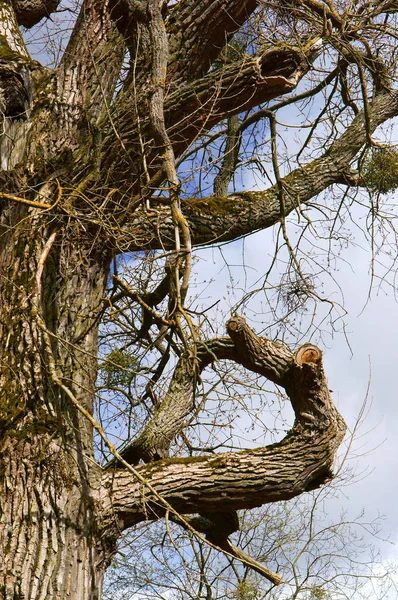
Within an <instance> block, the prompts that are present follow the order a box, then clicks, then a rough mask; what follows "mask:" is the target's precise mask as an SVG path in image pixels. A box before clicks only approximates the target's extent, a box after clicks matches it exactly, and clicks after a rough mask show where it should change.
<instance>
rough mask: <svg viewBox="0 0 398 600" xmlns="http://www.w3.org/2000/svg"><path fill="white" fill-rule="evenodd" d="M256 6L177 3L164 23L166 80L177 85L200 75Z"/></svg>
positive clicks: (230, 0)
mask: <svg viewBox="0 0 398 600" xmlns="http://www.w3.org/2000/svg"><path fill="white" fill-rule="evenodd" d="M256 6H257V1H256V0H244V1H243V2H242V0H221V1H217V2H216V1H215V0H202V1H201V2H197V1H196V0H187V1H185V2H178V3H177V4H176V5H175V7H174V9H173V10H172V12H171V14H170V18H169V20H168V23H167V30H168V33H169V36H170V54H171V61H170V63H171V69H170V70H169V73H168V77H169V79H170V81H172V83H173V84H178V83H181V82H185V81H189V80H192V79H194V78H197V77H201V76H202V75H204V73H206V72H207V70H208V69H209V67H210V65H211V64H212V63H213V61H214V60H215V59H216V58H217V56H218V55H219V53H220V51H221V50H222V48H223V47H224V45H225V44H226V43H227V42H228V41H229V39H230V38H231V37H232V35H233V34H234V33H235V32H236V31H238V30H239V29H240V27H241V26H242V25H243V23H245V22H246V21H247V19H248V17H249V16H250V15H251V14H252V12H253V11H254V9H255V8H256Z"/></svg>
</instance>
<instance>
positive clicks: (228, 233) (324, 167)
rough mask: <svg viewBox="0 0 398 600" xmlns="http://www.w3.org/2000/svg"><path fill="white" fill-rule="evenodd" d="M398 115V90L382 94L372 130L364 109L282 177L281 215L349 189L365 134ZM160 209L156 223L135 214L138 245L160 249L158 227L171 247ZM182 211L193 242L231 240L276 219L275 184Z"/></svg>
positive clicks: (373, 107) (372, 111) (197, 202)
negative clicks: (330, 190) (330, 191)
mask: <svg viewBox="0 0 398 600" xmlns="http://www.w3.org/2000/svg"><path fill="white" fill-rule="evenodd" d="M397 115H398V92H397V91H394V92H392V93H384V94H381V95H380V96H378V97H377V98H376V99H375V100H374V101H373V102H372V103H371V104H370V105H369V120H368V125H369V127H370V130H368V129H367V122H366V116H365V112H364V111H363V110H362V111H361V112H360V113H358V115H357V116H356V117H355V119H354V120H353V121H352V123H351V125H349V126H348V127H347V129H346V131H345V132H344V133H343V134H342V135H341V136H340V137H339V138H338V139H337V140H336V141H335V142H334V143H333V144H332V145H331V146H330V148H329V149H328V150H327V151H326V152H325V153H324V154H323V155H322V156H320V157H319V158H317V159H315V160H313V161H312V162H310V163H309V164H308V165H306V166H304V167H301V168H299V169H295V170H294V171H292V172H291V173H289V175H287V176H286V177H284V178H283V179H282V184H283V189H284V214H285V216H287V215H288V214H290V213H291V212H292V211H293V210H296V209H297V208H299V207H300V206H301V205H304V204H306V203H307V202H309V201H310V200H311V199H312V198H314V197H315V196H316V195H317V194H319V193H321V192H322V191H323V190H325V189H326V188H327V187H329V186H330V185H333V184H334V183H343V184H344V183H345V184H347V185H350V184H351V183H352V182H353V179H352V177H351V170H350V164H351V163H352V161H353V160H354V158H355V156H356V155H357V153H358V152H359V150H360V149H361V148H362V146H363V145H364V144H366V143H367V141H368V132H369V133H373V132H374V131H375V129H376V128H377V127H378V126H379V125H381V124H382V123H384V122H385V121H387V120H388V119H392V118H393V117H395V116H397ZM159 211H164V213H165V215H166V213H167V208H165V207H158V212H157V214H156V216H155V218H154V219H153V217H152V216H151V215H150V214H148V213H147V214H145V215H138V214H136V215H135V218H134V220H133V226H134V230H135V231H137V229H138V227H141V237H139V238H138V239H137V242H135V244H136V243H137V246H138V247H142V245H145V244H148V245H149V246H151V247H162V246H160V245H159V241H158V240H157V239H156V238H155V234H154V232H155V230H156V226H157V225H158V224H159V223H160V227H159V229H158V232H159V234H160V239H162V242H163V245H164V246H170V242H169V241H168V240H169V239H170V236H171V230H170V226H169V224H168V223H167V221H166V220H165V219H163V220H161V219H160V218H159ZM183 211H184V214H185V216H186V217H187V219H188V221H189V223H190V227H191V232H192V241H193V243H194V244H208V243H216V242H219V241H228V240H234V239H236V238H238V237H240V236H242V235H246V234H249V233H253V232H254V231H258V230H260V229H266V228H268V227H271V226H273V225H275V224H276V223H278V222H279V221H280V218H281V207H280V199H279V186H278V185H274V186H272V187H270V188H268V189H267V190H264V191H261V192H244V193H235V194H231V195H230V196H227V197H226V198H219V197H214V196H213V197H210V198H201V199H190V200H187V201H186V202H185V203H184V205H183ZM135 244H134V247H135ZM134 247H132V248H131V249H134Z"/></svg>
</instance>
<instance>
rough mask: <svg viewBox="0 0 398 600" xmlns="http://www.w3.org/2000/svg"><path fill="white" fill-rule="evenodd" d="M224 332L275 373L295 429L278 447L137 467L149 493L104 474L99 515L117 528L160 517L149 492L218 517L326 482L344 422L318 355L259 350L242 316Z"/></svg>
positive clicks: (131, 480) (128, 479) (119, 475)
mask: <svg viewBox="0 0 398 600" xmlns="http://www.w3.org/2000/svg"><path fill="white" fill-rule="evenodd" d="M228 331H230V332H231V333H232V335H233V336H234V344H235V346H236V344H237V343H238V344H239V346H240V352H241V353H242V355H247V354H248V355H251V356H252V359H250V362H252V364H253V365H260V363H261V362H262V360H261V356H264V373H269V374H270V376H271V377H274V375H275V374H276V377H277V379H278V381H280V382H281V383H283V385H284V386H285V388H286V391H287V393H288V395H289V396H290V400H291V402H292V406H293V409H294V411H295V415H296V421H295V424H294V427H293V429H292V430H291V431H290V432H289V434H288V435H287V436H286V437H285V438H284V439H283V440H282V442H280V443H278V444H273V445H271V446H267V447H265V448H259V449H257V450H245V451H242V452H233V453H226V454H220V455H217V456H215V457H212V458H208V457H203V456H201V457H195V458H192V457H191V458H183V459H166V460H161V461H158V462H156V463H150V464H147V465H144V466H141V467H138V470H139V472H140V474H141V475H142V477H144V479H145V480H146V481H147V482H148V483H149V484H150V486H151V489H150V488H149V487H148V488H147V487H146V486H145V485H142V484H140V483H139V482H137V480H136V478H135V477H134V476H133V475H132V474H131V473H129V472H124V471H107V472H105V473H104V476H103V489H102V492H101V493H100V498H99V499H100V501H101V502H102V503H103V509H104V511H105V515H106V516H107V517H109V518H111V516H114V515H115V516H116V517H117V518H118V519H119V520H120V521H119V522H121V523H122V527H128V526H131V525H133V524H135V523H137V522H139V521H141V520H143V519H145V518H152V519H156V518H159V517H160V516H162V515H163V514H164V513H165V508H164V507H162V505H161V503H160V502H159V499H158V496H155V495H154V493H153V491H152V490H155V491H156V493H157V494H160V495H161V496H162V497H163V498H164V499H165V500H167V502H168V503H169V504H170V505H171V506H172V507H173V508H174V509H175V510H177V511H179V512H180V513H196V512H200V513H213V512H216V513H217V512H222V511H232V510H237V509H243V508H252V507H255V506H260V505H262V504H264V503H268V502H275V501H278V500H287V499H289V498H292V497H294V496H297V495H298V494H301V493H302V492H304V491H308V490H311V489H314V488H316V487H318V486H319V485H321V484H322V483H324V482H325V481H327V480H328V479H330V478H331V477H332V463H333V460H334V456H335V453H336V451H337V448H338V446H339V445H340V443H341V441H342V439H343V437H344V433H345V423H344V421H343V419H342V417H341V416H340V415H339V413H338V412H337V410H336V408H335V407H334V405H333V403H332V400H331V398H330V393H329V389H328V385H327V381H326V378H325V375H324V373H323V367H322V360H321V352H320V350H319V349H318V348H316V347H315V346H304V347H302V348H300V349H299V351H298V352H297V353H296V356H294V355H293V354H291V353H289V351H288V350H287V348H285V347H281V346H280V345H276V344H273V343H272V342H269V341H268V340H266V342H267V344H265V341H264V340H263V339H262V338H258V337H257V336H256V335H255V334H254V332H252V331H251V329H250V328H249V327H248V325H247V324H246V322H245V321H244V319H242V318H240V317H235V318H233V319H231V320H230V321H229V323H228ZM267 348H269V353H267ZM270 365H272V367H271V368H270ZM259 371H260V366H257V372H259Z"/></svg>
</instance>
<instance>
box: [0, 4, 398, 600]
mask: <svg viewBox="0 0 398 600" xmlns="http://www.w3.org/2000/svg"><path fill="white" fill-rule="evenodd" d="M284 4H286V6H284V8H283V10H284V11H287V12H288V13H289V15H290V17H291V18H293V19H296V18H297V19H298V18H299V17H298V16H297V14H299V15H300V19H302V21H303V22H304V23H307V22H310V24H311V26H310V27H309V28H308V36H307V37H306V38H304V37H303V38H302V39H301V38H297V37H296V39H295V40H294V43H293V41H292V40H290V41H291V42H292V43H290V42H289V43H288V42H287V41H286V40H285V39H284V38H283V36H279V37H275V36H273V34H272V32H270V30H267V31H268V32H269V33H270V39H269V40H268V39H267V40H265V41H264V43H258V44H256V48H255V51H254V50H253V47H252V46H251V45H250V44H249V45H248V46H247V52H246V51H244V52H242V53H241V55H240V56H239V57H238V58H235V59H233V60H230V61H225V60H218V59H219V57H220V54H221V52H222V51H223V50H225V48H226V46H227V45H228V43H229V42H231V41H232V38H233V36H234V34H236V33H239V32H240V31H241V30H242V28H244V27H245V26H246V23H247V22H248V19H249V18H250V16H251V15H252V14H253V13H254V11H255V10H256V7H257V3H256V2H254V1H252V0H245V1H243V2H242V1H241V0H239V1H238V0H201V1H199V2H198V1H197V0H195V1H194V0H183V1H180V2H176V3H174V2H173V3H171V5H170V6H167V5H166V3H165V2H163V1H162V0H150V1H149V2H142V1H141V0H120V1H116V0H109V1H108V0H83V2H82V5H81V8H80V11H79V15H78V17H77V19H76V22H75V24H74V26H73V30H72V32H71V36H70V39H69V41H68V44H67V47H66V50H65V52H64V54H63V57H62V60H61V61H60V64H59V65H58V66H57V67H56V68H53V69H49V68H47V67H46V66H45V65H41V64H40V63H39V62H37V61H36V60H32V58H31V56H30V55H29V52H28V50H27V47H26V45H25V42H24V39H23V36H22V33H21V30H20V26H21V25H22V26H24V27H31V26H33V25H34V24H35V23H37V22H39V21H40V20H41V19H43V18H46V17H48V16H49V15H50V13H52V12H53V11H55V10H56V9H57V6H58V2H57V1H56V0H48V1H46V0H15V1H14V2H9V1H7V2H2V3H0V118H1V121H2V127H1V130H0V159H1V160H0V164H1V171H0V181H1V189H0V341H1V344H0V490H1V493H0V596H1V597H2V598H4V599H5V600H17V599H21V600H22V598H25V599H29V600H44V599H52V598H54V599H57V600H61V599H62V600H64V599H66V598H68V599H69V600H97V599H99V598H100V596H101V586H102V580H103V576H104V572H105V569H106V567H107V565H108V564H109V562H110V560H111V558H112V556H113V555H114V552H115V547H116V543H117V540H118V539H119V537H120V535H121V533H122V531H123V530H124V529H126V528H127V527H131V526H133V525H135V524H137V523H139V522H140V521H143V520H145V519H158V518H161V517H162V516H163V515H165V513H166V512H169V513H170V514H172V516H173V518H174V519H175V520H177V521H178V522H180V523H181V524H182V525H183V526H185V527H188V528H189V527H192V526H196V527H197V528H198V530H199V531H201V532H202V533H204V534H205V535H206V536H207V539H208V541H209V542H210V543H212V544H213V545H215V546H216V547H218V548H221V549H222V550H227V551H228V552H229V553H231V554H232V555H233V556H236V557H239V558H240V560H243V561H246V564H250V566H251V567H252V568H254V569H256V570H257V571H259V572H261V573H262V574H263V575H264V576H266V577H268V578H270V579H271V581H274V582H278V576H277V575H275V574H272V573H270V572H269V570H267V568H266V567H264V566H262V565H259V564H258V563H256V562H255V561H252V560H251V559H250V557H247V556H246V557H245V555H244V553H242V551H241V550H239V549H237V548H235V547H234V546H233V545H232V544H231V542H230V541H229V539H228V536H229V535H230V534H231V533H232V532H233V531H235V530H236V527H237V518H236V512H235V511H236V510H238V509H240V508H250V507H255V506H259V505H261V504H263V503H266V502H274V501H278V500H284V499H288V498H292V497H293V496H296V495H298V494H301V493H303V492H305V491H307V490H311V489H313V488H315V487H317V486H319V485H321V484H323V483H324V482H325V481H327V480H328V479H329V478H331V477H332V476H333V471H332V465H333V460H334V457H335V454H336V451H337V449H338V446H339V444H340V442H341V441H342V439H343V436H344V432H345V425H344V421H343V420H342V417H341V416H340V415H339V414H338V412H337V411H336V408H335V407H334V405H333V403H332V400H331V398H330V393H329V390H328V387H327V383H326V379H325V375H324V372H323V367H322V358H321V352H320V350H319V349H318V348H316V347H313V346H303V347H301V348H300V349H299V351H298V352H297V353H296V354H294V353H292V352H291V351H290V350H289V349H288V348H286V347H285V346H282V345H280V344H276V343H275V342H273V341H272V340H268V339H265V338H261V337H258V336H257V335H256V334H255V332H254V331H252V330H251V329H250V327H249V326H248V325H247V323H246V322H245V321H244V320H243V319H242V318H241V317H238V316H235V317H233V318H232V319H231V320H230V321H229V323H228V326H227V331H228V337H225V338H218V339H214V340H207V341H206V342H204V341H203V340H200V339H198V337H197V334H196V330H195V328H194V326H192V324H191V323H190V320H189V319H190V317H189V315H188V313H187V312H186V311H185V309H184V299H185V296H186V290H187V284H188V280H189V269H190V264H191V262H192V261H191V251H192V246H193V245H206V244H213V243H216V242H218V241H228V240H234V239H237V238H239V237H240V236H242V235H246V234H249V233H251V232H253V231H256V230H258V229H262V228H266V227H271V226H273V225H274V224H276V223H278V222H280V221H281V220H282V221H283V220H284V219H285V217H286V216H287V215H288V214H289V213H291V212H292V211H294V210H296V209H299V208H300V206H301V205H303V204H306V203H309V202H310V200H311V199H312V198H313V197H314V196H316V195H317V194H318V193H320V192H322V191H323V190H325V189H326V188H328V187H329V186H331V185H332V184H334V183H343V184H346V185H351V184H353V183H355V181H356V180H355V176H354V174H353V173H352V171H351V170H350V164H351V163H352V161H353V159H354V158H355V156H356V155H357V154H358V152H359V151H360V150H361V148H362V147H363V146H364V145H365V144H367V143H370V142H369V140H370V139H371V136H372V134H373V132H374V131H375V130H376V128H377V127H378V126H379V125H381V124H382V123H384V122H386V121H387V120H388V119H391V118H392V117H394V116H396V115H397V114H398V95H397V92H396V91H394V90H393V88H392V85H390V86H387V85H386V84H385V78H384V79H383V78H379V80H378V85H376V86H375V91H374V93H373V95H372V96H369V98H368V97H367V96H366V94H365V95H364V99H363V100H362V105H363V108H362V110H361V109H358V110H355V111H354V112H355V113H356V116H355V118H353V119H352V120H351V122H350V124H349V125H348V127H347V128H346V129H345V131H344V132H342V133H338V134H337V133H335V134H333V136H332V138H331V142H330V143H326V144H324V147H323V148H322V150H321V151H319V152H318V155H317V157H316V158H315V159H314V160H312V161H309V162H308V163H307V164H305V165H304V166H302V167H301V168H299V169H296V170H293V171H292V172H291V173H289V174H287V175H286V177H284V178H283V179H282V180H281V181H278V182H277V185H275V186H271V187H269V189H266V190H264V191H256V192H245V193H234V194H231V195H229V196H228V195H227V189H228V182H229V180H230V178H231V176H232V173H233V170H234V168H235V166H236V164H237V161H238V150H239V140H240V135H241V133H242V128H243V125H242V126H239V120H238V118H237V117H236V115H239V114H240V113H241V112H242V111H250V110H251V109H253V108H254V107H256V106H258V105H260V104H261V103H268V104H267V107H266V109H265V113H264V116H265V118H270V110H271V109H272V106H273V105H272V104H270V103H272V101H274V100H276V99H277V98H281V100H280V102H281V103H282V104H284V103H287V102H289V101H290V100H288V99H287V95H288V94H291V93H292V92H293V91H294V90H295V88H296V86H297V85H298V83H299V82H300V81H301V80H302V79H303V77H305V76H306V75H307V74H308V73H309V72H310V71H311V70H312V68H313V64H314V61H316V60H317V58H318V57H319V55H320V54H321V53H322V52H323V51H324V50H325V49H326V48H327V47H328V44H332V46H333V48H338V49H339V48H342V50H341V52H342V53H343V56H344V61H345V63H344V64H345V65H347V61H351V62H350V64H352V65H354V66H355V65H356V66H357V67H358V69H359V73H360V74H361V71H360V69H362V70H363V69H368V71H367V73H368V75H369V73H370V75H369V76H373V75H372V73H373V71H372V69H373V70H374V68H373V67H372V64H373V63H372V60H371V57H370V58H369V56H366V57H365V59H366V60H365V59H363V58H362V55H359V54H358V52H357V50H356V48H357V46H358V44H357V40H358V36H359V35H360V28H361V26H362V25H361V23H362V24H363V25H364V27H365V26H366V27H367V23H368V21H367V20H366V19H367V15H366V14H364V15H362V13H361V10H362V9H361V8H359V9H358V11H359V12H358V14H357V19H353V18H351V17H350V19H351V22H352V23H354V24H355V27H354V29H352V28H351V29H350V27H351V25H350V19H349V18H348V16H347V15H344V14H340V13H338V12H336V11H332V9H330V8H328V7H329V4H328V5H327V7H326V8H325V7H324V5H322V7H323V8H322V10H321V12H319V6H318V3H316V2H315V3H314V2H310V1H309V0H308V1H304V2H300V3H299V4H300V10H299V13H297V11H296V9H297V3H295V2H292V3H284ZM325 6H326V5H325ZM267 10H269V11H271V13H270V14H272V15H274V16H275V15H276V16H277V17H278V15H280V12H278V11H280V10H281V7H280V3H279V2H278V3H273V2H271V3H269V7H268V5H267ZM377 10H378V9H377ZM377 10H376V9H375V13H374V14H375V17H374V18H379V17H380V12H377ZM322 11H324V12H322ZM372 15H373V13H372ZM372 15H371V17H372V18H373V16H372ZM278 18H279V17H278ZM369 18H370V17H369ZM311 19H312V20H311ZM323 20H324V21H325V22H324V23H323ZM379 20H380V19H379ZM329 22H330V23H331V26H332V29H333V27H334V28H335V31H334V32H333V31H332V32H331V31H330V26H329ZM253 23H254V24H256V23H258V19H257V15H256V19H254V21H253ZM253 23H252V25H253ZM325 25H326V26H327V27H326V29H327V31H326V30H325ZM256 26H257V25H256ZM250 31H252V30H250ZM271 34H272V35H271ZM250 35H252V34H250ZM249 37H250V36H249ZM353 40H354V44H353V46H352V52H351V54H350V52H349V50H347V48H348V46H349V45H350V44H351V42H352V41H353ZM339 51H340V50H339ZM358 56H359V58H358ZM166 59H167V60H166ZM378 59H379V57H378ZM328 60H329V59H328ZM380 60H381V59H380ZM326 62H327V61H326ZM378 64H379V63H378ZM394 64H395V63H394ZM339 69H340V63H338V65H337V66H336V68H335V70H334V71H332V72H331V75H330V76H328V77H327V78H326V79H325V81H324V82H323V83H322V85H321V84H319V85H318V89H319V90H321V89H324V88H325V86H327V85H329V84H330V83H332V82H333V81H335V79H336V77H337V76H338V73H339ZM346 71H347V69H346ZM381 79H382V81H381ZM360 81H361V82H362V84H363V85H362V88H363V89H362V91H364V90H365V88H366V77H365V76H364V77H362V79H360ZM383 82H384V83H383ZM365 91H366V90H365ZM314 93H315V92H314ZM306 94H307V95H306ZM308 95H310V93H309V92H302V93H301V97H307V96H308ZM345 95H347V94H345ZM365 96H366V97H365ZM354 104H355V103H354ZM350 105H353V101H352V102H350ZM256 118H257V117H256V116H255V115H253V114H250V116H249V117H248V119H247V120H246V123H248V122H249V121H248V120H253V119H256ZM226 119H230V121H229V122H230V129H229V132H228V133H229V135H228V140H227V143H226V154H227V156H226V158H225V160H224V163H223V164H222V165H221V172H220V174H219V177H218V180H217V182H216V195H213V196H211V197H208V198H202V197H195V198H190V199H188V200H182V199H181V193H180V189H179V187H180V186H179V180H178V175H177V170H176V158H178V157H182V156H183V155H184V152H186V151H187V150H188V149H189V148H190V145H191V144H192V142H193V141H194V140H196V139H197V138H199V137H200V136H202V135H204V134H207V133H208V132H209V131H210V129H211V128H214V127H216V128H218V129H221V128H222V123H223V122H224V121H225V120H226ZM239 127H241V129H240V130H239ZM165 188H166V191H167V193H168V196H167V197H166V195H165V194H163V192H164V189H165ZM158 192H161V195H160V196H159V193H158ZM151 249H161V250H162V251H168V250H170V249H171V250H172V251H173V253H174V260H173V261H171V263H170V265H169V267H168V273H167V275H166V277H165V278H164V280H163V281H162V282H161V284H160V285H159V286H158V287H157V288H156V289H155V290H151V291H149V292H148V293H146V294H144V295H140V294H139V293H138V292H136V291H135V290H132V291H131V290H128V289H127V288H126V287H124V288H123V285H122V286H121V289H122V291H121V292H120V290H118V293H115V294H111V297H110V296H108V295H107V281H108V275H109V269H110V265H111V263H112V261H115V257H116V256H117V255H118V254H119V253H121V252H124V251H127V250H130V251H138V252H139V253H141V254H140V255H139V256H142V252H143V251H146V250H151ZM115 262H116V261H115ZM116 279H117V278H115V279H114V282H113V283H114V284H115V286H116ZM126 290H127V291H126ZM126 293H127V294H129V296H130V299H131V300H133V301H134V302H137V303H138V304H139V305H140V309H141V310H142V314H143V322H142V327H141V329H140V331H139V337H140V338H142V339H144V338H145V339H148V340H149V341H148V344H150V343H152V340H151V338H150V329H151V327H152V325H153V324H154V323H155V324H156V325H158V326H159V336H158V338H157V339H156V340H155V341H154V346H155V345H156V344H157V346H156V347H158V348H160V349H161V351H162V352H164V355H165V356H166V358H167V351H168V349H167V348H170V347H173V348H174V349H177V350H178V352H177V351H176V354H178V355H179V360H178V362H177V365H176V367H175V370H174V374H173V376H172V377H171V380H170V383H169V388H168V390H167V392H166V393H165V395H164V398H163V399H161V400H160V401H159V403H158V405H157V406H156V409H155V410H154V411H153V414H152V415H151V418H150V419H149V420H148V422H147V423H146V424H145V425H144V426H143V428H142V430H141V431H140V432H139V434H138V435H137V437H136V439H134V440H129V441H128V443H127V444H126V446H125V448H124V450H123V451H122V452H121V454H119V455H117V454H115V459H114V460H113V461H112V462H111V463H110V464H109V465H108V468H106V469H102V468H101V467H100V466H99V465H98V464H97V463H96V460H95V456H94V450H93V428H94V427H97V429H98V431H99V433H100V434H101V435H102V430H101V428H100V427H99V426H98V424H96V422H95V421H94V419H93V414H94V400H95V382H96V378H97V368H98V326H99V323H100V322H101V318H102V315H103V312H104V310H105V307H106V306H107V303H108V304H109V303H111V301H112V300H113V301H114V302H115V305H116V306H117V302H118V300H120V298H123V295H124V294H126ZM166 299H168V302H166ZM162 302H163V303H164V304H168V308H167V311H166V312H165V313H164V314H159V313H158V312H156V311H157V307H158V305H162ZM183 318H185V321H184V323H185V325H186V328H188V329H190V332H191V338H192V339H191V340H190V343H187V341H186V339H185V338H184V328H183V327H182V326H181V322H182V321H183ZM165 340H166V342H167V344H169V346H168V347H167V348H166V350H164V348H165V346H166V343H165ZM176 340H177V341H176ZM192 340H194V343H191V342H192ZM173 344H174V346H173ZM216 360H231V361H235V362H237V363H239V364H241V365H243V367H245V368H247V369H249V370H251V371H254V372H256V373H259V374H261V375H263V376H264V377H266V378H268V379H269V380H271V381H273V382H274V383H276V384H277V385H279V386H281V387H282V388H284V389H285V391H286V393H287V395H288V397H289V399H290V401H291V403H292V406H293V409H294V411H295V423H294V426H293V428H292V430H291V431H290V432H289V434H288V435H287V436H286V438H285V439H284V440H283V441H282V442H281V443H279V444H275V445H272V446H268V447H265V448H258V449H256V450H250V451H249V450H246V451H242V452H231V453H225V454H219V455H216V456H211V457H210V458H209V457H206V456H198V457H195V458H192V457H190V458H183V459H175V458H170V456H169V454H170V448H171V446H172V444H173V441H174V440H175V438H176V436H178V435H179V434H181V432H182V431H183V429H184V426H185V423H186V421H187V419H189V418H190V417H191V416H192V414H193V411H194V410H195V409H196V407H195V390H196V385H197V381H198V378H199V377H200V374H201V372H202V371H203V369H205V368H206V367H207V366H209V365H210V364H211V363H212V362H213V361H216ZM162 368H163V367H162ZM160 373H161V369H160ZM155 376H157V374H156V373H155ZM159 376H160V375H159ZM108 447H110V448H111V450H114V449H113V448H112V447H111V446H108ZM126 459H127V460H126ZM128 463H130V468H129V464H128ZM131 465H133V467H132V466H131ZM122 467H123V468H122ZM177 513H180V514H181V515H187V517H186V518H185V519H183V520H181V518H180V517H179V516H178V514H177ZM191 513H200V515H199V516H195V517H189V515H190V514H191ZM222 522H223V523H224V526H222V525H221V523H222ZM190 523H192V524H193V525H190ZM227 525H228V526H227ZM250 561H251V563H250Z"/></svg>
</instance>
